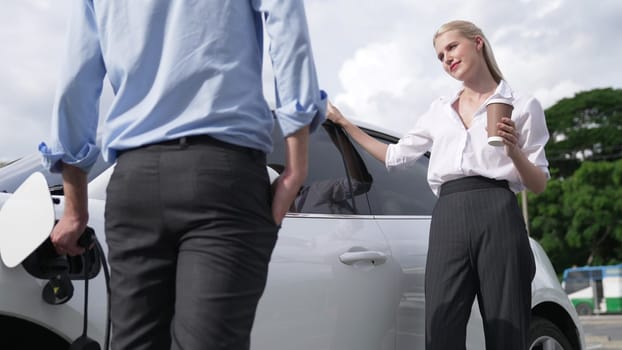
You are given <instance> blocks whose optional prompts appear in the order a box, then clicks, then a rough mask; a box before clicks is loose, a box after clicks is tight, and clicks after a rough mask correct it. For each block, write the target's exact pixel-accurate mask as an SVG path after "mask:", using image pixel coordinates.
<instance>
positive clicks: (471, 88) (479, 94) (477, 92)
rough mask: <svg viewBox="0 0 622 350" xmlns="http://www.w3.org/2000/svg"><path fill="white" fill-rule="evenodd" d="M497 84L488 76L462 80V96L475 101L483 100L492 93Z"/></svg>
mask: <svg viewBox="0 0 622 350" xmlns="http://www.w3.org/2000/svg"><path fill="white" fill-rule="evenodd" d="M498 85H499V84H498V83H497V82H496V81H495V80H494V79H492V77H490V79H478V80H476V81H473V82H466V81H465V82H464V84H463V86H464V90H463V91H462V96H464V97H467V98H469V99H472V100H475V101H483V100H485V99H487V98H488V97H489V96H490V95H492V94H493V93H494V92H495V90H496V89H497V86H498Z"/></svg>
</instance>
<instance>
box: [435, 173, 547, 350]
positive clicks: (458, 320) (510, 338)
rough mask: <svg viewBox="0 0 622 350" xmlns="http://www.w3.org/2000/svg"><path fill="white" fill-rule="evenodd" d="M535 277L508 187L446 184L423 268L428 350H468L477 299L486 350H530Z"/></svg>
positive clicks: (482, 182)
mask: <svg viewBox="0 0 622 350" xmlns="http://www.w3.org/2000/svg"><path fill="white" fill-rule="evenodd" d="M534 273H535V262H534V257H533V252H532V251H531V247H530V245H529V239H528V234H527V231H526V227H525V222H524V220H523V217H522V215H521V212H520V209H519V206H518V201H517V198H516V195H515V194H514V193H513V192H512V191H510V190H509V189H508V184H507V182H506V181H499V180H492V179H488V178H484V177H480V176H474V177H465V178H462V179H458V180H453V181H449V182H447V183H445V184H443V186H442V187H441V191H440V196H439V200H438V202H437V204H436V207H435V208H434V211H433V214H432V223H431V228H430V240H429V250H428V255H427V263H426V274H425V318H426V349H428V350H457V349H465V341H466V329H467V322H468V320H469V316H470V313H471V308H472V306H473V302H474V299H475V297H477V301H478V304H479V309H480V312H481V316H482V320H483V324H484V333H485V337H486V349H488V350H512V349H516V350H525V349H527V346H528V345H527V337H528V330H529V320H530V310H531V281H532V279H533V277H534Z"/></svg>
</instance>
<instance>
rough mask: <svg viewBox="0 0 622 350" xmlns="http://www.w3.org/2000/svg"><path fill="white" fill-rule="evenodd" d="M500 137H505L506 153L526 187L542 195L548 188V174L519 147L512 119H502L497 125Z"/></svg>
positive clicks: (517, 135)
mask: <svg viewBox="0 0 622 350" xmlns="http://www.w3.org/2000/svg"><path fill="white" fill-rule="evenodd" d="M497 129H498V130H497V131H498V135H499V136H501V137H503V143H504V144H505V153H506V154H507V155H508V157H510V159H512V162H513V163H514V166H515V167H516V170H518V174H519V175H520V178H521V180H522V182H523V184H524V185H525V187H527V188H528V189H529V190H530V191H531V192H533V193H536V194H538V193H542V191H544V189H545V188H546V180H547V177H546V174H545V173H544V172H543V171H542V170H541V169H540V168H538V167H537V166H535V165H534V164H533V163H531V161H529V159H528V158H527V156H525V154H524V153H523V151H522V150H521V148H520V146H519V145H518V138H519V137H520V135H519V134H518V131H517V130H516V124H515V123H514V121H513V120H512V119H510V118H502V119H501V123H498V124H497Z"/></svg>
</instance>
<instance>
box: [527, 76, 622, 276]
mask: <svg viewBox="0 0 622 350" xmlns="http://www.w3.org/2000/svg"><path fill="white" fill-rule="evenodd" d="M545 114H546V117H547V126H548V128H549V132H550V134H551V139H550V140H549V143H548V144H547V146H546V153H547V158H548V159H549V163H550V166H549V167H550V169H551V174H552V178H551V180H549V183H548V185H547V189H546V191H545V192H544V193H542V194H541V195H538V196H536V195H533V194H529V196H528V202H529V206H528V207H529V217H530V219H531V220H530V230H531V234H532V236H533V237H534V238H536V239H537V240H538V241H539V242H540V244H541V245H542V247H543V248H544V249H545V250H546V251H547V253H548V255H549V257H550V258H551V261H552V263H553V265H554V266H555V268H556V270H557V271H558V272H561V270H563V269H564V268H566V267H570V266H572V265H586V264H592V265H597V264H613V263H620V262H622V222H621V220H622V192H621V191H622V190H621V188H622V187H621V186H620V185H621V182H622V90H615V89H610V88H608V89H595V90H591V91H585V92H581V93H578V94H576V95H575V96H574V97H573V98H568V99H563V100H561V101H559V102H558V103H557V104H555V105H554V106H552V107H551V108H549V109H547V110H546V111H545Z"/></svg>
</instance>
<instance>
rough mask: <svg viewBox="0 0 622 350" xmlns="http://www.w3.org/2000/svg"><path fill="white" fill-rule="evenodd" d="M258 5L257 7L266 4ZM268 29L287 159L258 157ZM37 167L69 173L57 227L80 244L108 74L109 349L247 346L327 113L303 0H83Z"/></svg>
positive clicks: (73, 250) (264, 148)
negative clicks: (272, 163)
mask: <svg viewBox="0 0 622 350" xmlns="http://www.w3.org/2000/svg"><path fill="white" fill-rule="evenodd" d="M262 17H264V18H263V19H262ZM264 25H265V29H266V31H267V33H268V36H269V37H270V57H271V60H272V64H273V70H274V75H275V80H276V82H275V83H276V107H277V108H276V116H277V118H276V119H277V120H278V122H279V124H280V126H281V129H282V130H283V134H284V136H285V144H286V147H287V152H286V159H285V163H286V169H285V171H284V172H283V173H282V174H281V176H280V178H279V181H278V183H277V186H276V191H275V194H274V196H272V195H271V191H270V183H269V180H268V175H267V172H266V153H268V152H270V151H271V150H272V140H271V131H272V127H273V118H272V114H271V112H270V109H269V107H268V105H267V103H266V101H265V99H264V97H263V92H262V81H261V80H262V79H261V68H262V52H263V43H262V40H263V26H264ZM63 62H64V64H63V67H62V74H61V78H60V82H59V87H58V91H57V96H56V98H55V107H54V113H53V118H52V136H51V142H50V143H49V145H47V144H45V143H42V144H41V145H40V146H39V149H40V151H41V153H42V154H43V158H44V163H45V164H46V166H47V167H48V168H49V169H50V170H51V171H55V172H61V171H62V174H63V180H64V181H63V182H64V192H65V200H66V204H65V212H64V214H63V216H62V218H61V219H60V221H59V222H58V224H57V225H56V226H55V228H54V230H53V232H52V235H51V239H52V242H53V243H54V245H55V247H56V249H57V251H58V252H59V253H60V254H69V255H78V254H81V253H82V252H83V248H81V247H79V246H78V245H77V240H78V238H79V236H80V234H81V233H82V232H83V231H84V229H85V227H86V224H87V221H88V209H87V193H86V191H87V184H86V173H87V172H88V170H89V169H90V167H91V166H92V165H93V163H94V162H95V160H96V158H97V156H98V154H99V149H98V148H97V147H96V145H95V137H96V131H97V130H96V129H97V125H98V119H99V116H98V105H99V98H100V94H101V91H102V84H103V80H104V77H105V76H106V75H107V76H108V80H109V81H110V84H111V86H112V89H113V91H114V94H115V96H114V99H113V101H112V104H111V106H110V109H109V111H108V113H107V115H106V116H105V119H104V120H103V123H102V126H101V127H102V130H103V135H102V153H103V156H104V159H106V160H107V161H109V162H114V161H116V162H117V164H116V166H115V169H114V173H113V175H112V177H111V179H110V183H109V185H108V189H107V202H106V214H105V219H106V242H107V244H108V249H109V252H108V255H109V264H110V267H111V291H112V295H111V307H112V312H111V319H112V325H113V327H112V334H113V335H112V347H113V348H114V349H132V350H136V349H180V348H183V349H248V348H249V347H250V345H249V344H250V331H251V327H252V323H253V320H254V316H255V311H256V307H257V303H258V300H259V298H260V297H261V294H262V293H263V290H264V287H265V283H266V277H267V269H268V263H269V260H270V255H271V253H272V249H273V248H274V245H275V242H276V237H277V231H278V228H279V227H280V223H281V221H282V219H283V217H284V215H285V213H286V212H287V209H288V208H289V206H290V204H291V202H292V200H293V199H294V198H295V196H296V193H297V191H298V189H299V187H300V186H301V185H302V183H303V181H304V179H305V177H306V174H307V149H308V134H309V132H312V131H313V130H315V128H316V127H317V126H318V125H319V124H321V122H322V121H323V119H324V114H325V108H326V100H325V96H323V94H321V93H320V90H319V86H318V82H317V78H316V72H315V66H314V62H313V57H312V52H311V46H310V40H309V34H308V29H307V23H306V18H305V11H304V6H303V1H302V0H288V1H275V0H247V1H243V0H209V1H208V0H206V1H201V2H192V3H190V1H183V0H153V1H150V2H138V1H115V0H79V1H74V3H73V12H72V15H71V19H70V25H69V33H68V42H67V50H66V54H65V58H64V61H63Z"/></svg>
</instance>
